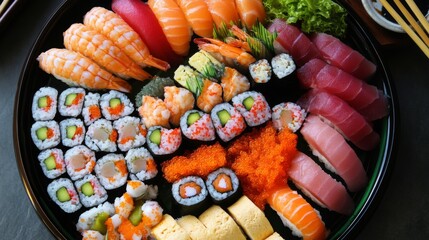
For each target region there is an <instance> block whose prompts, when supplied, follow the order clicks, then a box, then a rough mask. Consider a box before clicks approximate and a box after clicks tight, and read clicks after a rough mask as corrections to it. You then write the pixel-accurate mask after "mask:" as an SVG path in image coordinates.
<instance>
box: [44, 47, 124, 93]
mask: <svg viewBox="0 0 429 240" xmlns="http://www.w3.org/2000/svg"><path fill="white" fill-rule="evenodd" d="M37 60H38V61H39V66H40V68H41V69H42V70H43V71H45V72H47V73H49V74H52V75H54V76H55V77H56V78H58V79H59V80H61V81H63V82H65V83H66V84H68V85H71V86H82V87H85V88H89V89H113V90H118V91H122V92H130V90H131V86H130V85H129V84H128V83H127V82H126V81H124V80H122V79H120V78H117V77H115V76H114V75H112V74H111V73H110V72H108V71H106V70H104V69H103V68H101V67H100V66H99V65H98V64H97V63H95V62H94V61H92V60H91V59H89V58H87V57H85V56H83V55H82V54H80V53H77V52H73V51H70V50H67V49H58V48H52V49H49V50H48V51H46V52H42V53H41V54H40V55H39V56H38V57H37Z"/></svg>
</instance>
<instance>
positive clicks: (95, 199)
mask: <svg viewBox="0 0 429 240" xmlns="http://www.w3.org/2000/svg"><path fill="white" fill-rule="evenodd" d="M74 184H75V186H76V190H77V192H78V193H79V199H80V201H81V202H82V205H83V206H85V207H87V208H89V207H94V206H97V205H99V204H101V203H103V202H104V201H106V200H107V197H108V196H107V192H106V189H104V187H103V186H101V184H100V182H99V181H98V179H97V177H95V176H94V175H92V174H88V175H86V176H85V177H83V178H82V179H80V180H77V181H76V182H75V183H74Z"/></svg>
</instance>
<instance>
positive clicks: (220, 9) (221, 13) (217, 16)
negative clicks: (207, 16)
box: [206, 0, 240, 27]
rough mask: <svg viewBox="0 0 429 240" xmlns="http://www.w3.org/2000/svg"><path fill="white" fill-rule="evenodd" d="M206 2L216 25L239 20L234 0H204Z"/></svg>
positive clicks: (233, 22) (228, 24) (228, 23)
mask: <svg viewBox="0 0 429 240" xmlns="http://www.w3.org/2000/svg"><path fill="white" fill-rule="evenodd" d="M206 3H207V6H208V7H209V11H210V13H211V15H212V18H213V21H214V23H215V24H216V26H217V27H221V26H222V24H226V25H227V26H230V24H231V23H232V24H235V23H237V22H238V21H239V20H240V16H239V15H238V12H237V7H236V6H235V1H234V0H206Z"/></svg>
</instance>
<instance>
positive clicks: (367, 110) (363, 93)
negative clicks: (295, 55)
mask: <svg viewBox="0 0 429 240" xmlns="http://www.w3.org/2000/svg"><path fill="white" fill-rule="evenodd" d="M297 76H298V79H299V82H300V83H301V85H303V86H304V87H307V88H317V89H322V90H324V91H327V92H329V93H331V94H333V95H336V96H338V97H340V98H341V99H343V100H344V101H346V102H347V103H349V104H350V106H352V107H353V108H355V109H356V110H357V111H358V112H359V113H361V114H362V115H363V116H364V117H365V118H366V119H367V120H368V121H373V120H376V119H380V118H382V117H384V116H386V115H387V114H388V99H387V97H386V96H385V95H384V94H383V92H382V91H380V90H378V89H377V88H376V87H375V86H372V85H369V84H367V83H366V82H364V81H362V80H360V79H358V78H356V77H354V76H353V75H350V74H348V73H347V72H345V71H343V70H341V69H339V68H337V67H335V66H331V65H329V64H327V63H326V62H324V61H322V60H320V59H313V60H311V61H309V62H308V63H306V64H305V65H304V66H302V67H301V68H300V69H298V71H297Z"/></svg>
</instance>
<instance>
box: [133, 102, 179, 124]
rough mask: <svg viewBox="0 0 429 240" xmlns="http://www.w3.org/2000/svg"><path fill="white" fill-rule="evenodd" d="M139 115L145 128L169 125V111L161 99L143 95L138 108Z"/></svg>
mask: <svg viewBox="0 0 429 240" xmlns="http://www.w3.org/2000/svg"><path fill="white" fill-rule="evenodd" d="M138 111H139V115H140V117H141V118H143V121H144V124H145V125H146V128H150V127H153V126H162V127H167V128H168V127H170V123H169V120H170V116H171V113H170V111H169V110H168V107H167V105H166V104H165V102H164V101H162V99H159V98H155V97H151V96H143V97H142V105H141V106H140V107H139V109H138Z"/></svg>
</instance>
